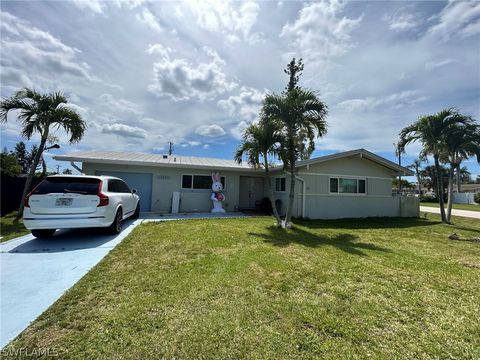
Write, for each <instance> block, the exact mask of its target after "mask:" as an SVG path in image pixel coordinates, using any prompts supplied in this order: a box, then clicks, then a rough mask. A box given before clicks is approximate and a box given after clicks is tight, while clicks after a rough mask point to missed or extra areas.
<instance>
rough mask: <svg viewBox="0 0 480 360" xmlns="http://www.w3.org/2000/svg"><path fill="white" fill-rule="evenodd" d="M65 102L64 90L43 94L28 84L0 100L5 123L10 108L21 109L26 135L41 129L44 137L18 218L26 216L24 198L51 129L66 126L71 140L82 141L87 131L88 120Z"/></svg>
mask: <svg viewBox="0 0 480 360" xmlns="http://www.w3.org/2000/svg"><path fill="white" fill-rule="evenodd" d="M65 104H67V97H66V96H65V95H64V94H63V93H61V92H54V93H49V94H40V93H38V92H37V91H35V90H33V89H28V88H25V89H23V90H20V91H18V92H16V93H15V94H14V95H13V96H12V97H10V98H4V99H2V101H1V103H0V121H1V122H2V123H4V122H6V121H7V115H8V113H9V111H11V110H19V111H20V112H19V114H18V120H19V121H20V123H21V124H22V126H23V129H22V137H24V138H26V139H27V140H29V139H30V138H31V137H32V136H33V135H34V134H36V133H38V134H39V135H40V139H41V140H40V146H39V147H38V151H37V152H36V154H35V157H34V159H33V164H32V167H31V168H30V171H29V173H28V177H27V181H26V183H25V188H24V190H23V195H22V201H21V203H20V207H19V209H18V213H17V219H19V218H21V217H22V213H23V199H24V198H25V196H26V195H27V194H28V192H29V190H30V187H31V185H32V180H33V176H34V175H35V170H36V169H37V166H38V163H39V161H40V158H41V157H42V153H43V150H44V149H45V144H46V143H47V140H48V138H49V135H50V131H51V130H54V131H55V130H58V129H63V130H65V132H66V133H67V134H69V135H70V139H69V142H70V143H76V142H79V141H80V140H81V139H82V137H83V134H84V133H85V129H86V124H85V121H83V120H82V117H81V116H80V115H79V114H78V113H77V112H76V111H75V110H73V109H70V108H68V107H67V106H65Z"/></svg>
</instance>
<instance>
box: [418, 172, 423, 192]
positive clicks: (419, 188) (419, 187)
mask: <svg viewBox="0 0 480 360" xmlns="http://www.w3.org/2000/svg"><path fill="white" fill-rule="evenodd" d="M417 182H418V196H421V195H422V184H421V183H420V175H419V174H418V170H417Z"/></svg>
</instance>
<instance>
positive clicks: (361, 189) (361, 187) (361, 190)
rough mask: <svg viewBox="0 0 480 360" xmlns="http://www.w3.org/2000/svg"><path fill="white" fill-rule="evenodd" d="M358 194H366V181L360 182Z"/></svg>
mask: <svg viewBox="0 0 480 360" xmlns="http://www.w3.org/2000/svg"><path fill="white" fill-rule="evenodd" d="M358 193H359V194H366V193H367V191H366V181H365V180H358Z"/></svg>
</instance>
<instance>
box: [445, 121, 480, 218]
mask: <svg viewBox="0 0 480 360" xmlns="http://www.w3.org/2000/svg"><path fill="white" fill-rule="evenodd" d="M456 117H457V118H458V119H459V120H461V122H459V123H458V124H456V125H455V126H453V127H452V129H451V130H450V131H449V134H448V136H447V138H446V139H445V144H446V147H445V151H444V152H443V154H441V160H442V161H443V162H445V163H448V164H449V165H450V169H449V176H448V202H447V222H450V220H451V217H452V205H453V182H454V173H455V171H457V175H460V164H461V163H462V161H463V160H465V159H468V158H470V157H472V156H476V157H477V161H478V162H480V125H478V124H476V122H475V120H474V119H473V118H471V117H469V116H464V115H461V114H457V115H456ZM457 181H458V177H457ZM458 183H459V184H460V181H458Z"/></svg>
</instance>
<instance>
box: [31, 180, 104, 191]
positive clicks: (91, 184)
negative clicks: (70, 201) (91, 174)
mask: <svg viewBox="0 0 480 360" xmlns="http://www.w3.org/2000/svg"><path fill="white" fill-rule="evenodd" d="M99 183H100V180H99V179H95V178H88V177H84V178H80V177H78V178H77V177H60V176H58V177H57V176H56V177H51V178H46V179H45V180H44V181H43V182H41V183H40V185H39V186H38V187H37V188H35V190H34V191H33V194H35V195H44V194H52V193H78V194H84V195H95V194H97V192H98V185H99Z"/></svg>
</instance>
